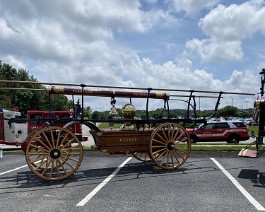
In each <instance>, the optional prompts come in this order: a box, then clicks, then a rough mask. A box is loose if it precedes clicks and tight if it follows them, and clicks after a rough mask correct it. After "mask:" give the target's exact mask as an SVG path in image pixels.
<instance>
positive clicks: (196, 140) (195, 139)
mask: <svg viewBox="0 0 265 212" xmlns="http://www.w3.org/2000/svg"><path fill="white" fill-rule="evenodd" d="M190 141H191V143H197V142H198V138H197V136H196V135H191V136H190Z"/></svg>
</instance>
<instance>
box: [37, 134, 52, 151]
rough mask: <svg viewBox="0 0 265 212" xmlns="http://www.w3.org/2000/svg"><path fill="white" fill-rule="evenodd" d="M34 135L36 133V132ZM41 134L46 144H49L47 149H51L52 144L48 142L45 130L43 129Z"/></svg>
mask: <svg viewBox="0 0 265 212" xmlns="http://www.w3.org/2000/svg"><path fill="white" fill-rule="evenodd" d="M35 135H37V133H36V134H35ZM42 135H43V136H44V138H45V140H46V142H47V144H49V146H50V148H47V149H52V148H53V147H52V145H51V143H50V140H49V138H48V137H47V135H46V132H45V131H44V132H42Z"/></svg>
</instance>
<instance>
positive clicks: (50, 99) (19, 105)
mask: <svg viewBox="0 0 265 212" xmlns="http://www.w3.org/2000/svg"><path fill="white" fill-rule="evenodd" d="M0 79H1V80H15V81H32V82H38V80H37V79H36V78H34V76H33V75H31V76H30V75H29V72H28V71H27V70H26V69H18V70H17V69H15V68H13V67H12V66H10V65H8V64H5V63H2V61H1V60H0ZM0 87H2V88H3V87H10V88H26V87H27V88H32V89H43V88H45V87H44V86H43V85H40V84H20V83H0ZM0 107H1V108H5V109H11V110H12V109H14V108H16V109H19V111H20V112H21V113H22V115H23V114H24V115H25V114H26V112H27V110H49V109H51V108H52V110H70V109H73V108H74V107H75V103H74V102H73V100H69V99H68V98H67V97H66V96H65V95H62V94H57V95H50V96H49V94H48V93H47V92H41V91H33V90H23V89H20V90H19V89H17V90H4V89H0ZM117 110H118V112H119V114H121V112H120V109H117ZM169 114H170V118H178V117H183V118H185V117H186V110H183V109H174V110H170V113H169ZM212 114H213V111H212V110H205V111H197V114H196V115H197V117H209V116H210V115H212ZM191 115H192V113H191ZM193 115H194V114H193ZM251 115H252V109H248V110H243V111H242V110H239V109H238V108H236V107H234V106H226V107H224V108H222V109H219V110H218V111H217V112H216V115H215V116H216V117H229V116H236V117H250V116H251ZM136 116H137V117H139V118H146V117H147V115H146V111H141V110H138V111H136ZM84 117H85V118H88V119H107V118H109V111H103V112H102V111H101V112H100V111H93V110H92V109H91V108H90V106H88V107H86V108H84ZM149 117H151V118H155V119H157V118H163V117H167V114H166V111H164V110H163V108H158V109H155V110H153V111H150V113H149Z"/></svg>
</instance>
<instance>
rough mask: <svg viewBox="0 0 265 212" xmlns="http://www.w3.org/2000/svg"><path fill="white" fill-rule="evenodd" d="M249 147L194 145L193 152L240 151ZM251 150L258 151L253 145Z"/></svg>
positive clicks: (237, 145) (192, 146)
mask: <svg viewBox="0 0 265 212" xmlns="http://www.w3.org/2000/svg"><path fill="white" fill-rule="evenodd" d="M246 146H247V145H246V144H244V145H243V144H234V145H232V144H224V145H218V144H206V145H205V144H192V145H191V151H240V150H241V149H244V148H245V147H246ZM249 149H253V150H254V149H256V146H255V145H252V146H251V148H249Z"/></svg>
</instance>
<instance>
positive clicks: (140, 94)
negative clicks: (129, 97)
mask: <svg viewBox="0 0 265 212" xmlns="http://www.w3.org/2000/svg"><path fill="white" fill-rule="evenodd" d="M133 95H134V96H148V94H147V93H136V92H135V93H133Z"/></svg>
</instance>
